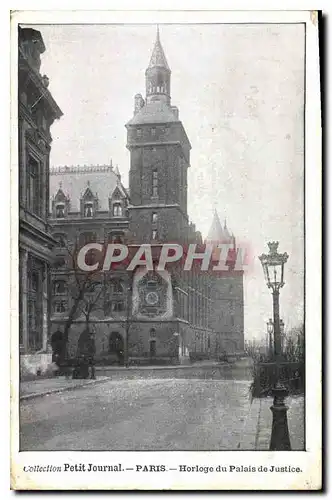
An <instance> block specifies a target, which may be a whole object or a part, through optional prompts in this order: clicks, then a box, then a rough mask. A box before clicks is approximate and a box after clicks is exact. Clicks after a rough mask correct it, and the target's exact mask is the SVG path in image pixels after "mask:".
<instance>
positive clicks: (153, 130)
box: [151, 128, 156, 137]
mask: <svg viewBox="0 0 332 500" xmlns="http://www.w3.org/2000/svg"><path fill="white" fill-rule="evenodd" d="M151 135H152V137H154V136H155V135H156V129H155V128H152V129H151Z"/></svg>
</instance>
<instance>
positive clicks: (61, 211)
mask: <svg viewBox="0 0 332 500" xmlns="http://www.w3.org/2000/svg"><path fill="white" fill-rule="evenodd" d="M55 217H56V219H63V218H64V217H65V206H64V204H63V203H58V204H57V205H56V207H55Z"/></svg>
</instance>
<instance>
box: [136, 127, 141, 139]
mask: <svg viewBox="0 0 332 500" xmlns="http://www.w3.org/2000/svg"><path fill="white" fill-rule="evenodd" d="M136 136H137V138H138V139H139V138H141V137H142V129H141V128H138V129H137V131H136Z"/></svg>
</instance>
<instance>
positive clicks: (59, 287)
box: [53, 280, 67, 295]
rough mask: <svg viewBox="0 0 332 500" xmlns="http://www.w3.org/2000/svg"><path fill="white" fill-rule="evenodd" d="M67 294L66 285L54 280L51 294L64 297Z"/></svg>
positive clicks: (61, 281)
mask: <svg viewBox="0 0 332 500" xmlns="http://www.w3.org/2000/svg"><path fill="white" fill-rule="evenodd" d="M66 293H67V283H66V282H65V281H64V280H56V281H54V283H53V294H54V295H64V294H66Z"/></svg>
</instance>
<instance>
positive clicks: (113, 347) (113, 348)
mask: <svg viewBox="0 0 332 500" xmlns="http://www.w3.org/2000/svg"><path fill="white" fill-rule="evenodd" d="M108 352H109V354H116V356H117V358H118V361H119V364H120V365H123V361H124V343H123V338H122V335H120V333H119V332H112V333H111V334H110V336H109V341H108Z"/></svg>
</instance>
